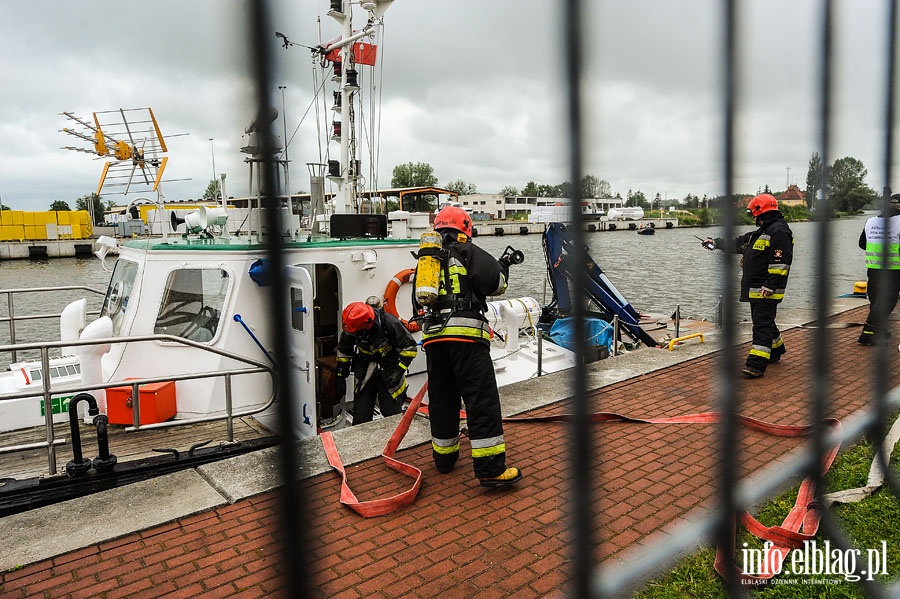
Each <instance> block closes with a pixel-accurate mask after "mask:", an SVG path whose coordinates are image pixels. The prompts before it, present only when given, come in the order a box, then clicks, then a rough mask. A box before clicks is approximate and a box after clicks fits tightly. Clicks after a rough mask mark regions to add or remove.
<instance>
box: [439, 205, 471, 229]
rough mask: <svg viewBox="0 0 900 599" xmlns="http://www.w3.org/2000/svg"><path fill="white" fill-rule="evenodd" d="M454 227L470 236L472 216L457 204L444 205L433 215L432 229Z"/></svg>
mask: <svg viewBox="0 0 900 599" xmlns="http://www.w3.org/2000/svg"><path fill="white" fill-rule="evenodd" d="M441 229H456V230H457V231H459V232H460V233H465V234H466V235H467V236H468V237H471V236H472V217H471V216H469V214H468V213H467V212H466V211H465V210H463V209H462V208H460V207H458V206H446V207H445V208H444V209H443V210H441V211H440V212H438V214H437V216H435V217H434V230H435V231H440V230H441Z"/></svg>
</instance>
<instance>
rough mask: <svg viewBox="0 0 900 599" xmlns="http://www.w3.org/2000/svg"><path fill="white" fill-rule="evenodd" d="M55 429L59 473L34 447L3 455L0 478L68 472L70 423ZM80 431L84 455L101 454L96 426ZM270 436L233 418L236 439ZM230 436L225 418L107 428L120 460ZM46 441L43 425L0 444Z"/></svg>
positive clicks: (4, 437)
mask: <svg viewBox="0 0 900 599" xmlns="http://www.w3.org/2000/svg"><path fill="white" fill-rule="evenodd" d="M53 430H54V436H55V438H56V439H65V440H66V443H65V444H64V445H60V446H57V448H56V466H57V471H56V472H54V473H50V472H48V465H49V462H48V460H47V450H46V449H33V450H28V451H22V452H17V453H4V454H0V479H3V478H15V479H26V478H38V477H47V476H50V475H51V474H65V468H66V463H67V462H68V461H69V460H71V459H72V458H73V453H72V452H73V446H72V439H71V431H70V430H69V425H68V424H56V425H54V427H53ZM79 431H80V437H81V450H82V456H83V457H84V458H94V457H96V456H97V453H98V449H97V429H96V428H94V427H93V426H91V425H88V424H84V422H81V423H80V425H79ZM271 435H272V432H271V431H269V430H268V429H267V428H265V427H264V426H262V425H261V424H260V423H258V422H257V421H256V420H254V419H253V418H249V417H248V418H238V419H235V420H234V439H235V440H236V441H248V440H251V439H259V438H262V437H268V436H271ZM227 438H228V437H227V434H226V424H225V421H224V420H220V421H216V422H203V423H199V424H190V425H184V426H176V427H171V428H159V429H149V430H141V431H132V432H126V431H125V427H124V426H118V425H110V426H109V430H108V439H109V452H110V453H111V454H115V456H116V458H117V459H118V461H119V463H124V462H129V461H134V460H139V459H143V458H149V457H153V456H160V455H161V452H158V451H154V450H155V449H176V450H178V451H179V452H182V453H184V452H187V451H188V450H189V449H190V448H191V447H193V446H195V445H196V444H198V443H203V442H205V441H211V443H210V445H214V444H218V443H220V442H225V441H226V440H227ZM46 440H47V436H46V432H45V429H44V428H43V427H35V428H30V429H24V430H19V431H11V432H4V433H0V447H8V446H13V445H25V444H28V443H36V442H41V441H46Z"/></svg>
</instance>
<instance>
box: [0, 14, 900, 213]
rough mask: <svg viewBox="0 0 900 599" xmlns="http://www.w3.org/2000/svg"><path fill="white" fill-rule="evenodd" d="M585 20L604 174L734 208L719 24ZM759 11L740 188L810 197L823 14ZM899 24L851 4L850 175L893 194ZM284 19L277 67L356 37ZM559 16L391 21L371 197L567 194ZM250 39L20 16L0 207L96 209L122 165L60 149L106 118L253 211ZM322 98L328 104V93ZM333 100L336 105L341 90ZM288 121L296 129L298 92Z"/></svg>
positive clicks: (171, 27) (590, 95) (164, 26)
mask: <svg viewBox="0 0 900 599" xmlns="http://www.w3.org/2000/svg"><path fill="white" fill-rule="evenodd" d="M585 4H586V5H589V6H588V7H587V9H588V10H587V12H586V14H585V19H584V26H585V31H586V41H587V48H586V64H585V69H584V72H583V77H584V83H585V89H584V98H585V111H586V113H587V123H586V128H585V136H586V137H585V139H586V143H587V153H586V164H585V171H586V173H588V174H592V175H595V176H597V177H598V178H601V179H605V180H607V181H609V183H610V184H611V187H612V190H613V192H614V193H616V192H618V193H621V194H622V195H623V196H625V195H626V194H627V193H628V191H629V190H640V191H642V192H644V194H645V195H646V196H648V197H651V198H652V197H653V196H655V194H657V193H659V194H660V195H661V196H663V197H668V198H670V199H671V198H681V197H683V196H684V195H685V194H688V193H693V194H697V195H700V196H702V195H703V194H709V195H716V194H719V193H721V192H722V191H723V190H724V184H723V181H722V177H723V169H722V164H721V151H722V133H721V124H722V106H723V101H722V98H721V93H720V91H721V85H722V84H721V77H720V67H721V57H722V39H723V37H722V32H721V20H722V17H721V2H717V1H715V0H678V1H676V2H673V1H672V0H629V1H625V0H587V1H586V2H585ZM742 4H743V6H742V7H741V8H740V11H739V19H740V27H741V29H740V34H739V38H738V41H739V43H740V47H741V50H740V59H741V63H740V64H741V69H740V73H741V81H740V83H739V88H738V95H739V100H738V103H739V104H738V108H739V118H738V123H737V131H736V137H737V161H738V164H737V181H736V185H735V187H736V190H737V191H739V192H745V193H752V192H756V191H757V190H758V189H760V188H762V187H764V186H765V185H769V186H770V187H771V188H772V189H774V190H782V189H784V188H785V187H786V185H787V183H788V181H790V183H796V184H798V185H800V187H801V188H803V187H805V180H806V171H807V166H808V163H809V158H810V156H811V154H812V153H813V152H815V151H817V149H818V145H819V138H820V130H819V125H818V110H819V101H818V99H817V77H818V75H817V70H818V67H819V60H818V48H819V45H820V40H819V37H820V36H819V33H818V31H819V23H820V21H821V15H820V11H821V4H822V2H820V1H814V0H793V1H791V2H783V1H782V0H752V1H745V2H743V3H742ZM886 4H887V2H885V1H884V0H882V1H876V0H843V1H841V2H837V3H836V8H837V11H836V20H837V23H838V35H837V39H836V40H835V43H836V58H837V61H838V69H837V71H836V73H835V86H836V92H837V93H836V97H835V102H836V104H835V116H836V119H835V121H834V126H833V127H834V128H833V134H834V137H833V146H832V158H836V157H841V156H853V157H856V158H859V159H860V160H862V161H863V163H864V164H865V165H866V167H868V170H869V177H868V181H867V182H868V183H869V185H870V186H872V187H873V188H875V189H880V188H881V186H882V185H883V184H884V177H885V174H884V168H883V161H884V158H883V154H884V150H883V137H884V136H883V123H884V114H883V113H884V100H883V98H884V95H885V87H884V74H885V72H886V66H885V47H886V44H885V32H886V29H887V28H886V25H885V5H886ZM274 5H275V8H276V15H275V22H274V24H273V35H272V37H271V41H272V43H273V45H276V44H277V43H278V40H277V39H276V38H275V36H274V30H278V31H280V32H282V33H284V34H285V35H287V36H288V38H289V39H290V40H291V41H293V42H295V43H297V44H302V45H315V44H316V43H317V42H318V41H319V39H322V40H328V39H331V38H333V37H335V36H336V35H338V33H339V31H338V29H337V28H336V26H335V25H333V24H332V20H331V19H330V18H328V17H325V16H324V13H325V10H326V9H327V6H328V2H326V1H325V0H291V1H287V0H275V2H274ZM561 5H562V3H561V2H558V1H557V2H554V1H552V0H491V1H490V2H485V1H484V0H453V1H452V2H446V1H445V2H438V1H436V0H396V1H395V2H394V3H393V5H392V6H391V7H390V8H389V10H388V11H387V13H386V15H385V26H384V30H383V32H382V34H383V39H381V40H380V45H379V58H380V61H381V64H380V66H379V67H378V68H377V69H375V70H373V69H371V68H369V67H361V68H364V69H366V71H365V72H364V73H363V74H362V76H361V78H362V81H363V85H364V87H366V85H367V84H368V83H369V82H375V83H376V84H377V94H376V95H377V97H378V98H379V101H378V102H377V103H376V105H377V106H379V107H380V113H379V118H378V119H375V118H374V117H370V116H368V105H367V106H366V116H365V118H366V119H367V120H366V125H367V127H369V129H368V131H375V133H376V135H375V137H377V139H378V144H377V167H378V168H377V176H376V177H370V179H371V178H374V179H376V180H375V181H374V182H372V181H370V182H369V184H370V185H372V186H374V187H381V188H384V187H389V186H390V179H391V172H392V169H393V167H394V166H396V165H397V164H401V163H406V162H427V163H429V164H430V165H431V166H432V167H433V169H434V173H435V175H436V176H437V177H438V180H439V182H440V183H441V184H445V183H447V182H450V181H453V180H457V179H462V180H464V181H467V182H470V183H473V184H475V185H476V186H477V188H478V191H479V192H482V193H496V192H498V191H499V190H500V189H501V188H502V187H504V186H507V185H511V186H514V187H517V188H519V189H521V188H522V187H524V185H525V184H526V183H527V182H528V181H535V182H537V183H539V184H541V183H547V184H557V183H560V182H562V181H564V180H566V179H568V167H567V164H566V161H567V151H566V139H567V137H566V133H567V131H566V124H565V123H566V115H565V113H564V111H563V108H562V107H563V99H564V73H565V65H564V62H563V60H564V58H563V50H564V49H563V45H562V43H561V38H560V31H561V23H560V14H561V13H560V11H559V8H560V7H561ZM320 15H321V17H322V18H321V20H319V19H318V17H319V16H320ZM245 21H246V6H245V3H244V2H243V1H241V0H180V1H178V2H175V1H172V0H155V1H154V2H152V3H123V2H121V1H118V2H112V1H106V0H102V1H101V0H88V1H84V2H59V1H55V0H53V1H51V0H30V1H29V2H4V3H2V4H0V65H2V73H3V75H4V77H3V86H2V93H0V201H2V202H3V204H4V205H8V206H12V207H14V208H16V209H24V210H44V209H47V208H48V207H49V205H50V203H51V202H52V201H54V200H64V201H67V202H69V203H70V204H74V200H75V199H76V198H78V197H80V196H82V195H84V194H87V193H90V192H92V191H94V189H95V188H96V185H97V181H98V180H99V177H100V172H101V170H102V163H101V162H100V161H97V160H93V159H92V157H91V156H88V155H85V154H79V153H76V152H71V151H66V150H62V149H60V148H61V146H63V145H71V144H73V143H76V142H77V140H75V139H72V138H70V137H69V136H66V135H64V134H63V133H60V132H59V130H60V129H61V128H62V127H64V126H70V125H71V123H67V122H66V119H64V118H63V117H62V116H60V115H59V113H60V112H62V111H71V112H74V113H75V114H77V115H79V116H82V117H87V118H90V117H91V114H92V113H93V112H94V111H106V110H115V109H118V108H142V107H148V106H149V107H152V108H153V110H154V112H155V114H156V117H157V119H158V120H159V123H160V126H161V128H162V131H163V134H164V135H166V136H171V137H170V138H169V140H168V150H169V151H168V157H169V166H168V168H167V170H166V177H167V178H170V179H185V180H183V181H172V182H168V183H165V184H164V192H165V195H166V197H167V198H169V199H184V198H194V197H197V196H199V195H201V194H202V192H203V190H204V189H205V188H206V185H207V183H208V182H209V181H210V179H211V178H212V176H213V172H214V166H215V172H219V173H221V172H226V173H227V175H228V178H227V180H226V183H227V189H228V193H229V194H230V195H243V194H245V193H246V192H247V180H248V168H247V166H246V165H245V164H244V162H243V155H242V154H240V151H239V148H240V145H241V136H242V134H243V132H244V128H245V127H246V126H247V125H248V124H249V122H250V120H251V118H252V115H253V112H254V110H253V108H251V107H250V103H249V98H250V89H251V88H250V84H249V79H248V77H247V64H246V56H247V52H246V45H245V40H246V32H245V30H244V23H245ZM354 24H355V25H356V26H362V24H363V23H362V20H361V19H358V22H354ZM320 32H321V33H320ZM275 61H276V62H275V65H274V66H275V69H276V74H277V75H276V79H277V80H276V84H277V85H284V86H285V90H284V104H285V111H284V112H285V115H286V120H285V121H282V120H281V117H279V118H278V120H277V121H276V122H275V127H276V129H277V130H278V131H279V133H280V132H282V131H283V130H284V129H287V133H288V138H289V139H290V140H291V142H290V144H289V146H288V155H289V158H290V160H291V161H292V165H293V168H292V169H291V187H292V191H300V190H308V189H309V184H308V179H307V177H308V176H307V169H306V167H305V166H304V164H305V163H307V162H319V161H320V160H322V158H321V156H326V153H327V151H328V144H319V142H317V137H316V103H315V102H313V98H314V74H313V73H314V71H313V67H312V63H311V60H310V53H309V51H308V50H306V49H305V48H303V47H302V46H299V45H298V46H292V47H290V48H288V49H282V48H280V47H276V52H275ZM316 76H317V77H318V81H319V83H321V81H322V73H321V71H320V72H318V73H317V74H316ZM325 85H326V86H325V88H324V91H325V92H326V94H327V95H328V97H329V98H330V96H331V91H332V90H333V89H334V88H333V85H334V84H333V83H331V82H330V81H328V82H326V84H325ZM274 104H275V107H276V108H277V109H278V111H279V113H280V112H281V109H282V103H281V92H280V90H275V95H274ZM328 105H330V101H329V102H328ZM318 106H319V108H320V110H319V117H320V120H321V121H322V122H326V123H327V122H329V121H330V120H331V113H330V111H328V110H323V109H322V106H323V105H322V104H321V102H320V103H319V104H318ZM366 137H369V135H368V134H367V136H366ZM897 137H900V136H897ZM210 139H212V140H213V141H212V142H210ZM82 145H83V144H82ZM320 147H321V154H320ZM335 148H336V144H331V152H332V153H333V152H335ZM898 153H900V152H896V151H895V157H896V155H897V154H898ZM326 157H327V156H326ZM332 157H334V156H332ZM894 171H895V175H896V174H897V173H898V172H900V171H898V170H897V167H896V166H895V167H894ZM104 198H105V199H112V200H116V201H120V202H121V203H125V202H127V201H128V199H132V197H129V198H125V199H124V200H123V199H122V197H121V196H115V195H107V194H104Z"/></svg>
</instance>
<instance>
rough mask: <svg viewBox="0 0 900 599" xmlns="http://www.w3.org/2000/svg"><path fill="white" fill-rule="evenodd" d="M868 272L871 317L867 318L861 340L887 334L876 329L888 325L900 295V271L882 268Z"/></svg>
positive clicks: (867, 290) (867, 291)
mask: <svg viewBox="0 0 900 599" xmlns="http://www.w3.org/2000/svg"><path fill="white" fill-rule="evenodd" d="M867 270H868V272H867V273H866V274H867V276H868V282H867V283H866V294H867V295H868V296H869V304H870V305H869V315H868V316H867V317H866V324H865V325H864V326H863V332H862V334H861V335H860V337H861V338H862V337H864V336H866V335H871V336H873V337H874V336H876V335H878V333H886V332H887V331H878V330H877V329H876V327H877V326H878V325H879V323H881V324H882V326H885V325H886V324H887V323H886V320H887V317H888V316H889V315H890V313H891V312H893V311H894V308H896V307H897V296H898V295H900V270H887V269H880V268H869V269H867Z"/></svg>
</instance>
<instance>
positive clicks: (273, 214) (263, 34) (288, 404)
mask: <svg viewBox="0 0 900 599" xmlns="http://www.w3.org/2000/svg"><path fill="white" fill-rule="evenodd" d="M348 2H349V0H345V1H344V4H345V5H347V3H348ZM247 12H248V14H249V25H250V31H249V36H250V52H251V62H250V64H251V68H252V76H253V78H254V84H255V90H254V91H255V100H256V113H257V114H264V112H263V111H266V110H268V108H269V107H270V106H271V105H272V101H271V100H272V99H271V93H272V73H271V70H270V68H271V65H272V57H271V40H274V39H275V38H274V36H273V35H272V31H274V29H273V28H272V26H271V21H270V18H271V2H268V1H263V0H260V1H258V2H250V3H249V4H248V5H247ZM259 133H260V145H261V154H262V155H263V157H264V158H263V162H262V163H261V164H260V169H261V173H260V182H261V183H262V189H261V192H260V197H261V203H262V205H263V207H264V208H265V210H264V211H263V212H264V214H263V215H262V216H264V218H265V223H266V226H267V229H268V231H269V234H268V235H267V236H266V251H267V255H268V259H269V263H270V265H271V268H272V272H273V273H274V277H273V281H272V285H271V286H269V287H268V288H267V290H268V292H269V293H268V294H267V298H266V299H267V301H268V304H269V314H270V315H271V319H272V320H271V322H272V330H273V331H274V333H275V337H274V344H275V347H274V349H275V351H274V358H275V364H276V373H277V385H278V402H279V410H278V414H279V427H280V430H281V438H282V443H281V444H280V445H279V466H280V470H281V478H282V482H283V486H282V487H281V518H282V522H283V526H281V527H280V528H279V532H280V537H279V540H280V545H281V548H282V557H283V564H284V566H285V571H286V592H285V594H286V596H288V597H305V596H308V595H309V593H310V592H311V589H309V588H308V586H307V585H309V584H310V578H309V576H308V575H307V572H306V570H307V564H308V561H307V559H306V555H305V553H304V552H305V550H306V548H307V546H308V545H307V543H306V542H305V535H306V531H305V530H304V527H302V526H301V523H300V510H298V509H297V506H302V505H304V501H303V498H302V494H303V489H302V487H301V485H300V484H299V480H298V475H299V468H300V466H299V460H298V458H297V451H298V449H297V435H296V431H295V430H294V422H296V421H297V418H296V415H295V412H296V409H297V408H296V405H295V399H296V398H295V391H294V384H293V380H292V379H291V377H290V369H289V368H284V367H281V366H284V365H285V364H287V363H288V359H287V356H288V342H287V331H289V330H290V326H289V323H288V321H287V311H286V310H285V307H284V303H283V301H282V300H283V298H284V297H286V295H287V288H286V285H285V281H284V256H283V254H282V239H281V231H282V226H281V224H282V223H281V207H280V201H279V199H278V195H279V193H278V190H277V189H276V188H275V185H276V176H275V162H274V153H273V152H272V148H273V147H274V144H273V139H274V137H273V132H272V123H266V124H265V125H264V126H262V127H261V128H260V131H259ZM251 193H252V190H251ZM279 365H281V366H279Z"/></svg>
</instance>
